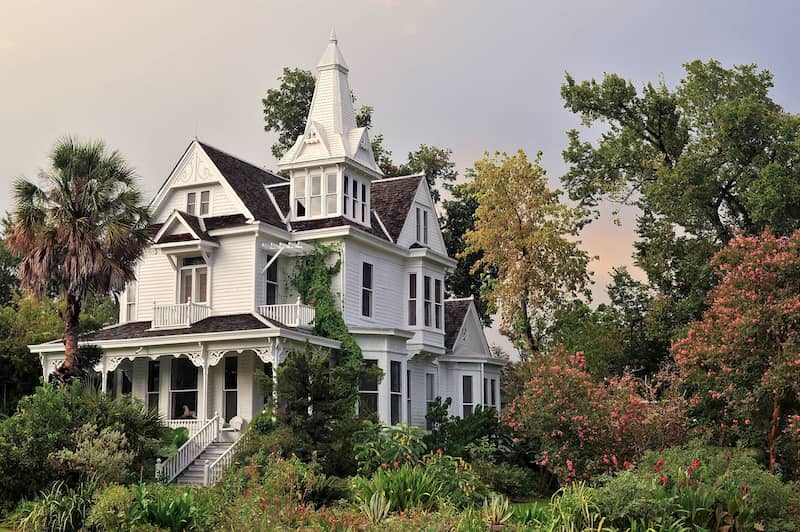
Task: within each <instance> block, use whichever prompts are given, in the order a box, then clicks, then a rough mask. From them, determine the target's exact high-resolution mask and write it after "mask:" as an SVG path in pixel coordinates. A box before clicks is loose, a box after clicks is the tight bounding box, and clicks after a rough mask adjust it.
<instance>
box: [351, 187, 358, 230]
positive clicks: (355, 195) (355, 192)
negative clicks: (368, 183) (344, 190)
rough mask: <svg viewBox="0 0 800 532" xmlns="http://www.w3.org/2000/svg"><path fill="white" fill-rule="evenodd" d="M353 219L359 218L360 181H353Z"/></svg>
mask: <svg viewBox="0 0 800 532" xmlns="http://www.w3.org/2000/svg"><path fill="white" fill-rule="evenodd" d="M350 214H352V216H353V219H354V220H355V219H357V218H358V181H356V180H355V179H353V211H352V212H351V213H350Z"/></svg>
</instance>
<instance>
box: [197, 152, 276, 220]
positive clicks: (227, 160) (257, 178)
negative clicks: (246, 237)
mask: <svg viewBox="0 0 800 532" xmlns="http://www.w3.org/2000/svg"><path fill="white" fill-rule="evenodd" d="M198 144H199V145H200V147H202V148H203V151H205V152H206V155H208V157H209V159H211V162H212V163H214V166H216V167H217V169H218V170H219V172H220V173H221V174H222V176H223V177H224V178H225V180H226V181H228V184H230V186H231V188H232V189H233V190H234V192H236V195H237V196H239V199H241V201H242V203H244V204H245V206H246V207H247V209H248V210H249V211H250V212H251V213H252V214H253V216H254V217H255V219H256V220H258V221H260V222H266V223H268V224H270V225H274V226H276V227H281V228H284V229H285V228H286V224H285V223H284V222H283V220H282V219H281V215H280V214H279V213H278V212H276V210H275V206H274V205H273V204H272V200H271V199H270V198H269V195H268V194H267V191H266V188H265V187H267V186H269V185H277V184H283V183H286V180H285V179H284V178H282V177H279V176H277V175H275V174H273V173H271V172H268V171H266V170H264V169H262V168H259V167H258V166H255V165H253V164H250V163H248V162H245V161H243V160H241V159H239V158H237V157H234V156H233V155H230V154H229V153H226V152H224V151H222V150H220V149H217V148H215V147H213V146H211V145H209V144H206V143H205V142H201V141H198Z"/></svg>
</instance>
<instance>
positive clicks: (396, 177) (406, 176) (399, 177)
mask: <svg viewBox="0 0 800 532" xmlns="http://www.w3.org/2000/svg"><path fill="white" fill-rule="evenodd" d="M412 177H425V172H417V173H415V174H408V175H398V176H395V177H384V178H382V179H376V180H375V181H373V182H372V185H373V186H374V185H376V184H380V183H386V182H387V181H397V180H398V179H410V178H412Z"/></svg>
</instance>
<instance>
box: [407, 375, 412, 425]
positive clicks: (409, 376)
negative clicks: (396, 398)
mask: <svg viewBox="0 0 800 532" xmlns="http://www.w3.org/2000/svg"><path fill="white" fill-rule="evenodd" d="M406 423H408V424H409V425H410V424H411V370H410V369H407V370H406Z"/></svg>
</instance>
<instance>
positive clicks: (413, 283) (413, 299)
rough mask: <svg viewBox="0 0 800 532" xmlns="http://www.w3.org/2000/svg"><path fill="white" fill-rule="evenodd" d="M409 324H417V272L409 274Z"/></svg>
mask: <svg viewBox="0 0 800 532" xmlns="http://www.w3.org/2000/svg"><path fill="white" fill-rule="evenodd" d="M408 324H409V325H412V326H413V325H416V324H417V274H416V273H409V274H408Z"/></svg>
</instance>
